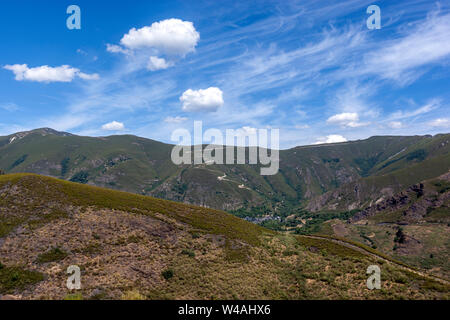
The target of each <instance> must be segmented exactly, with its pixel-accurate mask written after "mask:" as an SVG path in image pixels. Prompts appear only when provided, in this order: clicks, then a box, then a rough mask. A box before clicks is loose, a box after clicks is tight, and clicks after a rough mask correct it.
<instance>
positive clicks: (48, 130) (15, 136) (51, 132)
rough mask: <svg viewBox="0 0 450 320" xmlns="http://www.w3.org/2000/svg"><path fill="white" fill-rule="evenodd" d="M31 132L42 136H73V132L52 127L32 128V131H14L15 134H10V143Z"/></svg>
mask: <svg viewBox="0 0 450 320" xmlns="http://www.w3.org/2000/svg"><path fill="white" fill-rule="evenodd" d="M30 134H40V135H42V136H48V135H55V136H59V137H68V136H73V134H71V133H68V132H61V131H56V130H54V129H51V128H39V129H34V130H30V131H23V132H17V133H14V134H12V135H10V137H9V143H13V142H14V141H17V140H20V139H23V138H25V137H26V136H28V135H30Z"/></svg>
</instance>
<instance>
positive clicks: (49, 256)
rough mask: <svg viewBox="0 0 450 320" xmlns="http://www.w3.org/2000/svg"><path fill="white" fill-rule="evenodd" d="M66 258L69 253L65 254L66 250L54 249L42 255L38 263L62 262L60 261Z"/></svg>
mask: <svg viewBox="0 0 450 320" xmlns="http://www.w3.org/2000/svg"><path fill="white" fill-rule="evenodd" d="M65 257H67V252H65V251H64V250H62V249H60V248H52V249H50V250H49V251H47V252H45V253H41V254H40V255H39V256H38V258H37V262H39V263H47V262H54V261H60V260H63V259H64V258H65Z"/></svg>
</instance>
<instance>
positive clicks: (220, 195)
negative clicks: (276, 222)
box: [0, 129, 450, 216]
mask: <svg viewBox="0 0 450 320" xmlns="http://www.w3.org/2000/svg"><path fill="white" fill-rule="evenodd" d="M449 138H450V135H449V134H445V135H436V136H429V135H428V136H411V137H395V136H386V137H381V136H380V137H372V138H369V139H366V140H358V141H351V142H345V143H338V144H326V145H313V146H302V147H296V148H292V149H288V150H281V151H280V170H279V173H278V174H276V175H274V176H261V175H260V172H259V169H260V166H259V165H248V164H245V165H237V164H236V165H206V164H203V165H179V166H177V165H174V164H173V163H172V161H171V160H170V153H171V150H172V147H173V146H172V145H168V144H164V143H160V142H157V141H153V140H150V139H145V138H139V137H136V136H130V135H123V136H109V137H97V138H92V137H80V136H76V135H71V134H68V133H58V132H56V131H54V130H51V129H37V130H33V131H30V132H25V133H17V134H14V135H10V136H7V137H0V168H1V169H2V170H3V171H5V172H6V173H17V172H30V173H36V174H43V175H47V176H52V177H56V178H61V179H65V180H72V181H75V182H81V183H87V184H90V185H96V186H100V187H107V188H111V189H117V190H123V191H127V192H133V193H137V194H143V195H150V196H155V197H159V198H164V199H169V200H174V201H179V202H184V203H190V204H195V205H200V206H205V207H211V208H216V209H222V210H227V211H232V212H235V211H236V210H239V211H240V214H241V215H242V216H245V215H249V216H252V215H264V214H266V213H268V212H269V213H271V214H276V215H281V216H286V215H289V214H291V213H292V212H295V211H296V210H299V209H307V210H308V211H312V212H316V211H323V210H326V211H330V210H337V211H346V210H352V209H357V208H363V207H364V206H365V205H367V204H368V203H370V201H376V200H378V199H379V198H380V195H382V194H384V193H387V194H389V193H391V194H392V193H395V192H396V191H399V190H401V189H402V188H405V187H407V186H408V185H411V184H413V183H417V182H419V181H422V180H424V179H428V178H432V177H435V176H438V175H440V174H443V173H445V172H446V171H447V170H448V167H449V164H450V161H449V158H448V155H449V144H448V140H449ZM425 167H427V168H429V170H428V169H427V170H423V168H425ZM402 170H403V171H402ZM405 171H406V173H405ZM355 188H356V189H357V192H355Z"/></svg>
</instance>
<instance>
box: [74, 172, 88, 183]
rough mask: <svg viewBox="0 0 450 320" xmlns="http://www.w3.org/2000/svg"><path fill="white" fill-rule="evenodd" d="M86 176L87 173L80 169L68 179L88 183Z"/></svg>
mask: <svg viewBox="0 0 450 320" xmlns="http://www.w3.org/2000/svg"><path fill="white" fill-rule="evenodd" d="M88 177H89V173H87V172H86V171H80V172H77V173H76V174H75V175H74V176H73V177H72V178H70V181H71V182H77V183H83V184H86V183H88Z"/></svg>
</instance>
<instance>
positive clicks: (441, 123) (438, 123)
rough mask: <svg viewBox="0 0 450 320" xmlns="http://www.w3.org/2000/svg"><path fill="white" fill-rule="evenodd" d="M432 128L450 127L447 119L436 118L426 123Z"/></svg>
mask: <svg viewBox="0 0 450 320" xmlns="http://www.w3.org/2000/svg"><path fill="white" fill-rule="evenodd" d="M428 124H429V125H430V126H432V127H441V128H448V127H450V119H449V118H438V119H435V120H433V121H430V122H429V123H428Z"/></svg>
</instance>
